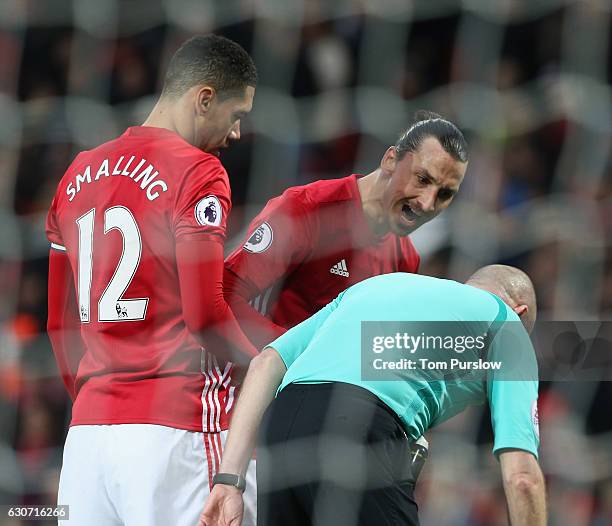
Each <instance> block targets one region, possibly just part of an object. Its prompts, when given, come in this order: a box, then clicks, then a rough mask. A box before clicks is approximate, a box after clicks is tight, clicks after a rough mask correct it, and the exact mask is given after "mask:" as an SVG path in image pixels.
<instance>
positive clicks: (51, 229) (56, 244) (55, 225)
mask: <svg viewBox="0 0 612 526" xmlns="http://www.w3.org/2000/svg"><path fill="white" fill-rule="evenodd" d="M57 201H58V199H57V194H56V195H55V197H54V198H53V201H52V202H51V207H50V208H49V212H48V213H47V221H46V225H45V230H46V232H47V239H48V240H49V242H50V243H51V246H52V247H53V248H55V249H57V250H65V245H64V241H63V239H62V234H61V232H60V228H59V220H58V217H57Z"/></svg>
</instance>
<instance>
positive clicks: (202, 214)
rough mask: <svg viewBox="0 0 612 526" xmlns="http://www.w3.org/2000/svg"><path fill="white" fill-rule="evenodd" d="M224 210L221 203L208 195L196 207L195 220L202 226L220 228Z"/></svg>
mask: <svg viewBox="0 0 612 526" xmlns="http://www.w3.org/2000/svg"><path fill="white" fill-rule="evenodd" d="M222 216H223V210H222V209H221V203H220V202H219V200H218V199H217V198H216V197H215V196H214V195H207V196H206V197H205V198H204V199H201V200H200V201H199V202H198V204H197V205H196V206H195V218H196V221H197V222H198V223H200V224H201V225H202V226H206V225H210V226H219V225H220V224H221V218H222Z"/></svg>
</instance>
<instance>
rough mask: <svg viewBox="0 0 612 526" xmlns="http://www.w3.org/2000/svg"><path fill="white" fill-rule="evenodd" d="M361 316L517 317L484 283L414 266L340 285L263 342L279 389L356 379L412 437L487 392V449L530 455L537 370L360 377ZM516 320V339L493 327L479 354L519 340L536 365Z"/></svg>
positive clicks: (496, 352) (511, 352) (509, 351)
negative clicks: (504, 375)
mask: <svg viewBox="0 0 612 526" xmlns="http://www.w3.org/2000/svg"><path fill="white" fill-rule="evenodd" d="M363 321H411V322H412V321H458V322H462V321H490V322H494V321H497V322H500V321H501V322H506V321H508V322H518V323H517V324H513V325H514V326H515V327H516V326H517V325H519V324H520V320H519V318H518V316H517V315H516V314H515V313H514V311H512V309H510V308H509V307H508V306H507V305H506V304H505V303H503V302H502V301H501V300H500V299H499V298H497V297H496V296H494V295H493V294H491V293H489V292H486V291H484V290H481V289H478V288H475V287H472V286H468V285H464V284H461V283H457V282H455V281H450V280H443V279H437V278H432V277H428V276H420V275H417V274H405V273H395V274H385V275H382V276H376V277H373V278H370V279H367V280H365V281H362V282H361V283H358V284H356V285H354V286H352V287H350V288H349V289H347V290H345V291H344V292H342V293H341V294H340V295H339V296H338V297H337V298H336V299H335V300H333V301H332V302H331V303H329V304H328V305H327V306H326V307H324V308H323V309H321V310H320V311H319V312H317V313H316V314H315V315H313V316H312V317H310V318H308V319H307V320H305V321H304V322H302V323H300V324H299V325H297V326H295V327H294V328H293V329H291V330H289V331H288V332H286V333H285V334H283V335H282V336H281V337H279V338H277V339H276V340H275V341H274V342H272V343H271V344H270V345H269V347H272V348H274V349H275V350H276V351H277V352H278V353H279V354H280V356H281V358H282V359H283V361H284V363H285V365H286V366H287V372H286V374H285V376H284V378H283V381H282V383H281V385H280V387H279V392H280V391H281V390H282V389H284V388H285V387H286V386H287V385H289V384H291V383H296V384H299V383H324V382H344V383H348V384H353V385H356V386H359V387H363V388H364V389H367V390H368V391H370V392H371V393H373V394H374V395H376V396H377V397H378V398H379V399H380V400H382V401H383V402H385V403H386V404H387V405H388V406H389V407H390V408H391V409H392V410H393V411H394V412H395V413H396V414H397V415H398V416H399V418H400V419H401V421H402V422H403V423H404V425H405V428H406V431H407V433H408V434H409V436H411V437H412V438H414V439H416V438H418V437H420V436H421V435H423V434H424V433H425V431H427V430H428V429H429V428H431V427H433V426H435V425H436V424H439V423H440V422H443V421H445V420H447V419H449V418H450V417H452V416H454V415H456V414H458V413H460V412H461V411H463V410H464V409H465V408H466V407H468V406H471V405H480V404H483V403H485V402H486V401H487V400H488V402H489V404H490V407H491V418H492V425H493V432H494V435H495V443H494V447H493V451H494V453H496V452H498V451H499V450H500V449H505V448H516V449H521V450H525V451H529V452H530V453H533V454H534V455H535V456H536V457H537V450H538V445H539V437H538V427H537V398H538V382H537V375H533V374H532V375H531V376H530V377H529V378H526V379H523V380H500V379H499V376H498V377H497V378H498V379H497V380H496V373H490V374H489V376H488V378H487V380H486V381H484V380H483V381H473V380H472V381H461V380H452V381H442V380H436V381H419V380H418V379H415V380H405V379H403V380H391V381H371V380H370V381H367V380H366V381H364V380H363V379H362V370H361V360H362V356H361V322H363ZM466 326H467V327H469V326H470V325H469V324H467V325H466ZM520 327H521V329H520V334H519V339H520V341H519V342H518V345H517V338H516V334H515V337H513V338H506V336H505V335H504V331H498V332H497V333H496V336H495V337H494V338H493V339H492V340H491V343H490V346H489V354H488V358H487V359H489V360H491V359H494V358H495V357H498V358H511V357H512V356H515V355H516V349H517V347H520V348H521V349H523V350H524V351H525V350H526V351H527V356H528V357H530V358H529V359H530V360H531V361H532V365H533V367H535V368H536V371H537V363H536V361H535V353H534V351H533V347H532V345H531V341H530V340H529V336H528V335H527V332H526V331H525V330H524V329H522V326H520ZM515 333H516V331H515ZM524 354H525V353H523V355H524Z"/></svg>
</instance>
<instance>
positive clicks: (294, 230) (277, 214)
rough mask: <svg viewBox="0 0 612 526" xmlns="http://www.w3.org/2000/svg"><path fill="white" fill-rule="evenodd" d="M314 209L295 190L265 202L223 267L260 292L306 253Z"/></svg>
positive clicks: (253, 294) (283, 275)
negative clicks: (239, 245)
mask: <svg viewBox="0 0 612 526" xmlns="http://www.w3.org/2000/svg"><path fill="white" fill-rule="evenodd" d="M313 223H314V213H313V210H312V209H311V208H308V207H307V205H306V204H305V203H304V201H303V199H302V198H300V196H299V195H298V194H296V193H295V192H285V193H284V194H283V195H282V196H280V197H277V198H275V199H272V200H271V201H269V202H268V204H267V205H266V206H265V208H264V209H263V210H262V211H261V213H260V214H259V215H258V216H257V217H256V218H255V219H254V220H253V221H252V222H251V224H250V226H249V229H248V233H247V237H246V240H245V242H244V243H243V245H242V246H241V247H240V248H238V249H236V250H235V251H234V252H233V253H232V254H230V255H229V256H228V258H227V259H226V261H225V267H226V269H227V270H229V271H231V272H232V273H233V274H234V275H235V276H236V277H237V278H238V279H240V280H242V281H243V282H244V283H245V284H246V286H247V290H249V296H250V297H249V298H246V299H247V300H248V299H252V298H253V297H255V296H257V295H259V294H260V293H261V292H263V291H265V290H266V289H267V288H268V287H269V286H271V285H272V284H276V283H278V281H279V280H280V279H282V278H283V277H286V276H287V275H288V274H289V273H291V272H292V270H293V268H295V267H297V265H299V264H300V263H302V262H303V261H304V259H305V258H306V257H307V255H308V253H309V251H310V247H311V245H312V243H311V239H312V237H313V229H314V226H313Z"/></svg>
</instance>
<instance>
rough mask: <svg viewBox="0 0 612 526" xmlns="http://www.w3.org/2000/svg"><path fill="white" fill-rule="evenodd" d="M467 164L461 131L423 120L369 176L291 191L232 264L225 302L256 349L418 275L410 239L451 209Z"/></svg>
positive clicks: (265, 213) (262, 219)
mask: <svg viewBox="0 0 612 526" xmlns="http://www.w3.org/2000/svg"><path fill="white" fill-rule="evenodd" d="M467 157H468V155H467V143H466V141H465V138H464V137H463V134H462V133H461V131H460V130H459V129H458V128H457V127H456V126H455V125H454V124H453V123H451V122H450V121H448V120H446V119H443V118H442V117H440V116H439V115H437V114H435V113H432V112H427V111H420V112H418V113H417V115H416V119H415V123H414V124H413V125H412V126H411V127H410V128H408V129H407V130H406V131H405V132H404V133H403V134H402V135H401V137H400V138H399V140H398V141H397V143H396V144H395V145H394V146H391V147H389V148H388V149H387V151H386V152H385V154H384V155H383V158H382V160H381V162H380V166H379V167H378V168H377V169H376V170H374V171H373V172H371V173H370V174H368V175H365V176H359V175H351V176H349V177H345V178H343V179H332V180H324V181H317V182H315V183H311V184H308V185H305V186H299V187H294V188H289V189H288V190H286V191H285V192H284V193H283V194H282V195H281V196H280V197H277V198H274V199H272V200H270V201H268V204H267V205H266V206H265V208H264V209H263V210H262V211H261V213H260V214H259V215H258V216H257V217H256V218H255V219H254V220H253V221H252V222H251V224H250V227H249V230H248V234H247V239H246V242H245V243H244V245H243V246H242V247H241V248H238V249H237V250H235V251H234V252H233V253H232V254H231V255H230V256H229V257H228V258H227V259H226V261H225V277H224V282H225V289H226V298H227V300H228V303H229V304H230V306H231V308H232V310H233V311H234V313H235V314H236V317H237V318H238V321H239V323H240V325H241V327H242V329H243V330H244V332H245V334H246V335H247V336H249V338H250V339H251V341H252V342H253V343H254V344H255V345H256V347H258V348H262V347H263V346H264V345H266V344H267V343H269V342H271V341H272V340H274V339H275V338H277V337H278V336H280V335H281V334H282V333H283V332H285V331H286V330H287V329H289V328H291V327H293V326H294V325H297V324H298V323H300V322H302V321H304V320H305V319H306V318H308V317H310V316H312V315H313V314H314V313H315V312H317V311H318V310H319V309H321V308H323V307H324V306H325V305H327V304H328V303H329V302H330V301H332V300H333V299H334V298H335V297H336V296H337V295H338V294H339V293H340V292H342V291H343V290H344V289H346V288H348V287H349V286H351V285H354V284H355V283H358V282H360V281H363V280H364V279H366V278H369V277H372V276H376V275H378V274H386V273H390V272H417V271H418V268H419V255H418V253H417V251H416V249H415V248H414V246H413V244H412V242H411V241H410V238H409V237H408V235H409V234H410V233H411V232H413V231H414V230H416V229H417V228H419V227H420V226H421V225H423V224H424V223H426V222H427V221H430V220H431V219H433V218H434V217H436V216H437V215H438V214H439V213H440V212H442V211H443V210H445V209H446V208H447V207H448V205H449V204H450V203H451V202H452V200H453V197H454V196H455V194H456V193H457V192H458V191H459V187H460V185H461V182H462V181H463V177H464V175H465V171H466V169H467Z"/></svg>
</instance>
